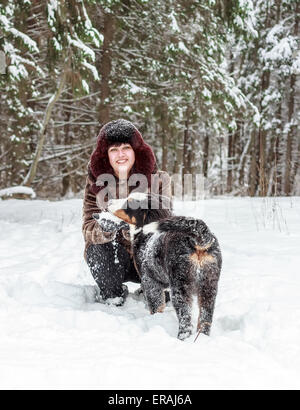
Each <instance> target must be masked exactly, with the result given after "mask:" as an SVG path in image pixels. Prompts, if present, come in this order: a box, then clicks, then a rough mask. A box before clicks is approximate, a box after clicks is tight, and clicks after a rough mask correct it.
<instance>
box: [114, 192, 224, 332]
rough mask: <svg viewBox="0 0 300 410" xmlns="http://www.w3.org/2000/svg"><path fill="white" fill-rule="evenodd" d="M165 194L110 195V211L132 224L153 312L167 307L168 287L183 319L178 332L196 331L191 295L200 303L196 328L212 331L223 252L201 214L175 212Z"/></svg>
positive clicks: (138, 262) (135, 249)
mask: <svg viewBox="0 0 300 410" xmlns="http://www.w3.org/2000/svg"><path fill="white" fill-rule="evenodd" d="M163 198H164V197H161V196H158V195H151V194H141V193H138V194H131V195H130V196H129V197H128V198H126V199H118V200H111V201H110V202H109V205H108V211H109V212H110V213H112V214H113V215H115V216H116V217H118V218H120V219H121V220H123V221H124V222H126V223H128V224H129V227H130V237H131V241H132V246H133V256H134V261H135V265H136V268H137V270H138V273H139V275H140V277H141V283H142V289H143V291H144V294H145V298H146V301H147V303H148V307H149V309H150V313H151V314H153V313H156V312H163V310H164V307H165V292H164V290H165V289H167V288H170V292H171V301H172V304H173V306H174V308H175V311H176V314H177V317H178V320H179V332H178V338H179V339H181V340H184V339H186V338H187V337H189V336H190V335H191V334H192V318H191V307H192V297H193V295H196V296H197V300H198V306H199V316H198V326H197V331H198V332H200V333H204V334H206V335H209V332H210V327H211V324H212V319H213V312H214V306H215V300H216V296H217V288H218V280H219V277H220V271H221V265H222V256H221V250H220V246H219V243H218V240H217V238H216V237H215V236H214V235H213V234H212V233H211V232H210V230H209V229H208V227H207V225H206V224H205V223H204V222H203V221H202V220H199V219H194V218H189V217H183V216H173V215H172V213H171V211H170V209H162V208H163V207H162V204H163Z"/></svg>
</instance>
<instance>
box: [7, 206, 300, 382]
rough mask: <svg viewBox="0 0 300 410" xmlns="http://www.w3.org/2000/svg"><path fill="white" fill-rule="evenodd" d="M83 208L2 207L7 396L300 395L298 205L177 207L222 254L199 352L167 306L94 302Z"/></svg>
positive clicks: (178, 211)
mask: <svg viewBox="0 0 300 410" xmlns="http://www.w3.org/2000/svg"><path fill="white" fill-rule="evenodd" d="M81 206H82V204H81V201H80V200H68V201H63V202H56V203H55V202H47V201H38V200H34V201H21V200H19V201H18V200H8V201H0V329H1V330H0V332H1V333H0V388H55V389H57V388H72V389H76V388H90V389H91V388H97V389H158V388H159V389H167V388H170V389H205V388H210V389H217V388H222V389H226V388H228V389H240V388H254V389H259V388H262V389H264V388H272V389H276V388H280V389H285V388H297V389H299V388H300V297H299V296H300V275H299V273H300V268H299V267H300V198H289V199H288V198H282V199H276V200H270V199H269V200H262V199H251V200H250V199H249V198H244V199H219V200H207V201H205V202H204V203H203V202H202V203H198V204H197V205H196V206H195V204H193V203H183V202H177V203H176V208H175V209H176V213H177V214H178V215H179V214H181V215H190V216H198V217H201V218H203V219H204V220H205V221H206V222H207V224H208V225H209V226H210V228H211V230H212V231H213V232H214V233H215V234H216V235H217V236H218V238H219V241H220V243H221V246H222V251H223V258H224V266H223V271H222V276H221V280H220V285H219V293H218V298H217V304H216V310H215V317H214V324H213V329H212V334H211V337H206V336H200V337H199V338H198V340H197V341H196V343H194V342H193V341H194V336H193V337H191V338H190V339H188V340H187V341H185V342H181V341H179V340H177V339H176V334H177V319H176V316H175V313H174V311H173V309H172V307H171V306H168V307H167V309H166V311H165V313H163V314H156V315H152V316H151V315H149V313H148V311H147V309H146V308H145V305H144V302H143V301H137V300H135V299H134V298H133V296H132V294H131V295H129V298H128V300H127V301H126V304H125V305H124V306H123V307H121V308H117V307H108V306H104V305H101V304H97V303H94V301H93V285H94V284H93V280H92V278H91V276H90V274H89V271H88V268H87V266H86V265H85V262H84V260H83V258H82V251H83V239H82V236H81ZM129 285H130V290H131V291H132V292H133V290H134V289H135V288H136V285H134V284H129ZM194 313H195V318H196V309H194Z"/></svg>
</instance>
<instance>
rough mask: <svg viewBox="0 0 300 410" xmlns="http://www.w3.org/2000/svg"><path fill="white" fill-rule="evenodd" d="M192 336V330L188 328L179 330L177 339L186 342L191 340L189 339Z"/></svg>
mask: <svg viewBox="0 0 300 410" xmlns="http://www.w3.org/2000/svg"><path fill="white" fill-rule="evenodd" d="M191 334H192V329H190V328H188V329H181V330H179V332H178V336H177V338H178V339H179V340H185V339H187V338H189V337H190V336H191Z"/></svg>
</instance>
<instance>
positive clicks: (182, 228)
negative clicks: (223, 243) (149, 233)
mask: <svg viewBox="0 0 300 410" xmlns="http://www.w3.org/2000/svg"><path fill="white" fill-rule="evenodd" d="M159 231H160V232H181V233H183V234H186V235H189V236H190V237H191V239H192V241H193V243H194V245H199V246H202V247H208V246H209V245H210V244H213V243H214V242H215V236H214V235H213V234H212V233H211V231H210V230H209V228H208V226H207V225H206V223H205V222H203V221H202V220H201V219H195V218H192V217H184V216H173V217H171V218H166V219H163V220H161V221H159Z"/></svg>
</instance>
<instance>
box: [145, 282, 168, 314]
mask: <svg viewBox="0 0 300 410" xmlns="http://www.w3.org/2000/svg"><path fill="white" fill-rule="evenodd" d="M142 286H143V291H144V293H145V298H146V301H147V303H148V307H149V310H150V313H151V314H152V315H153V314H154V313H157V312H160V313H162V312H163V311H164V309H165V307H166V302H165V293H164V291H163V289H164V287H163V286H162V284H161V283H159V282H157V281H156V280H154V279H152V278H151V277H149V275H142Z"/></svg>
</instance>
